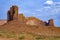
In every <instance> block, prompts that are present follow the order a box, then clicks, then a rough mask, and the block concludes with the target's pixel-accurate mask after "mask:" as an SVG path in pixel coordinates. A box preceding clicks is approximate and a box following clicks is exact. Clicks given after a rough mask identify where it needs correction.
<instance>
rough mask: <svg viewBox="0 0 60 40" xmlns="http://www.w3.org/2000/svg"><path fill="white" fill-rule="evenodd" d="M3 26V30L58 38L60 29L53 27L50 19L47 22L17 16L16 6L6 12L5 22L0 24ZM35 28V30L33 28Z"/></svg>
mask: <svg viewBox="0 0 60 40" xmlns="http://www.w3.org/2000/svg"><path fill="white" fill-rule="evenodd" d="M1 23H2V24H4V23H5V25H3V28H6V29H8V30H15V29H16V31H15V32H17V33H19V31H23V32H32V33H36V34H42V35H45V34H46V35H58V36H60V30H59V29H60V28H57V27H55V26H54V23H53V19H50V20H49V21H48V23H47V22H44V21H42V20H39V19H38V18H35V17H33V16H32V17H25V16H24V15H23V13H20V14H18V7H17V6H16V5H14V6H12V7H10V9H9V10H8V12H7V22H4V21H3V22H2V21H1V22H0V24H1ZM35 27H36V28H35Z"/></svg>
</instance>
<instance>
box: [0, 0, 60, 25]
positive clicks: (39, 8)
mask: <svg viewBox="0 0 60 40" xmlns="http://www.w3.org/2000/svg"><path fill="white" fill-rule="evenodd" d="M12 5H17V6H18V7H19V13H23V14H24V15H25V16H34V17H36V18H39V19H40V20H43V21H48V20H49V19H54V24H55V26H60V0H1V1H0V19H7V11H8V10H9V8H10V7H11V6H12Z"/></svg>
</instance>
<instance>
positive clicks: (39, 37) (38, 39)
mask: <svg viewBox="0 0 60 40" xmlns="http://www.w3.org/2000/svg"><path fill="white" fill-rule="evenodd" d="M44 38H45V37H44V36H41V35H38V36H36V37H35V39H36V40H40V39H44Z"/></svg>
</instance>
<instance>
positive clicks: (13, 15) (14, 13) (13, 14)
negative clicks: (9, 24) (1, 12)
mask: <svg viewBox="0 0 60 40" xmlns="http://www.w3.org/2000/svg"><path fill="white" fill-rule="evenodd" d="M14 19H15V20H17V19H18V7H17V6H12V7H11V8H10V10H9V11H8V13H7V21H11V20H14Z"/></svg>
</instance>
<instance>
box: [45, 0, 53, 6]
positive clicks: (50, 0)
mask: <svg viewBox="0 0 60 40" xmlns="http://www.w3.org/2000/svg"><path fill="white" fill-rule="evenodd" d="M53 3H54V2H53V1H52V0H47V1H46V2H45V4H49V5H51V4H53Z"/></svg>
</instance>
